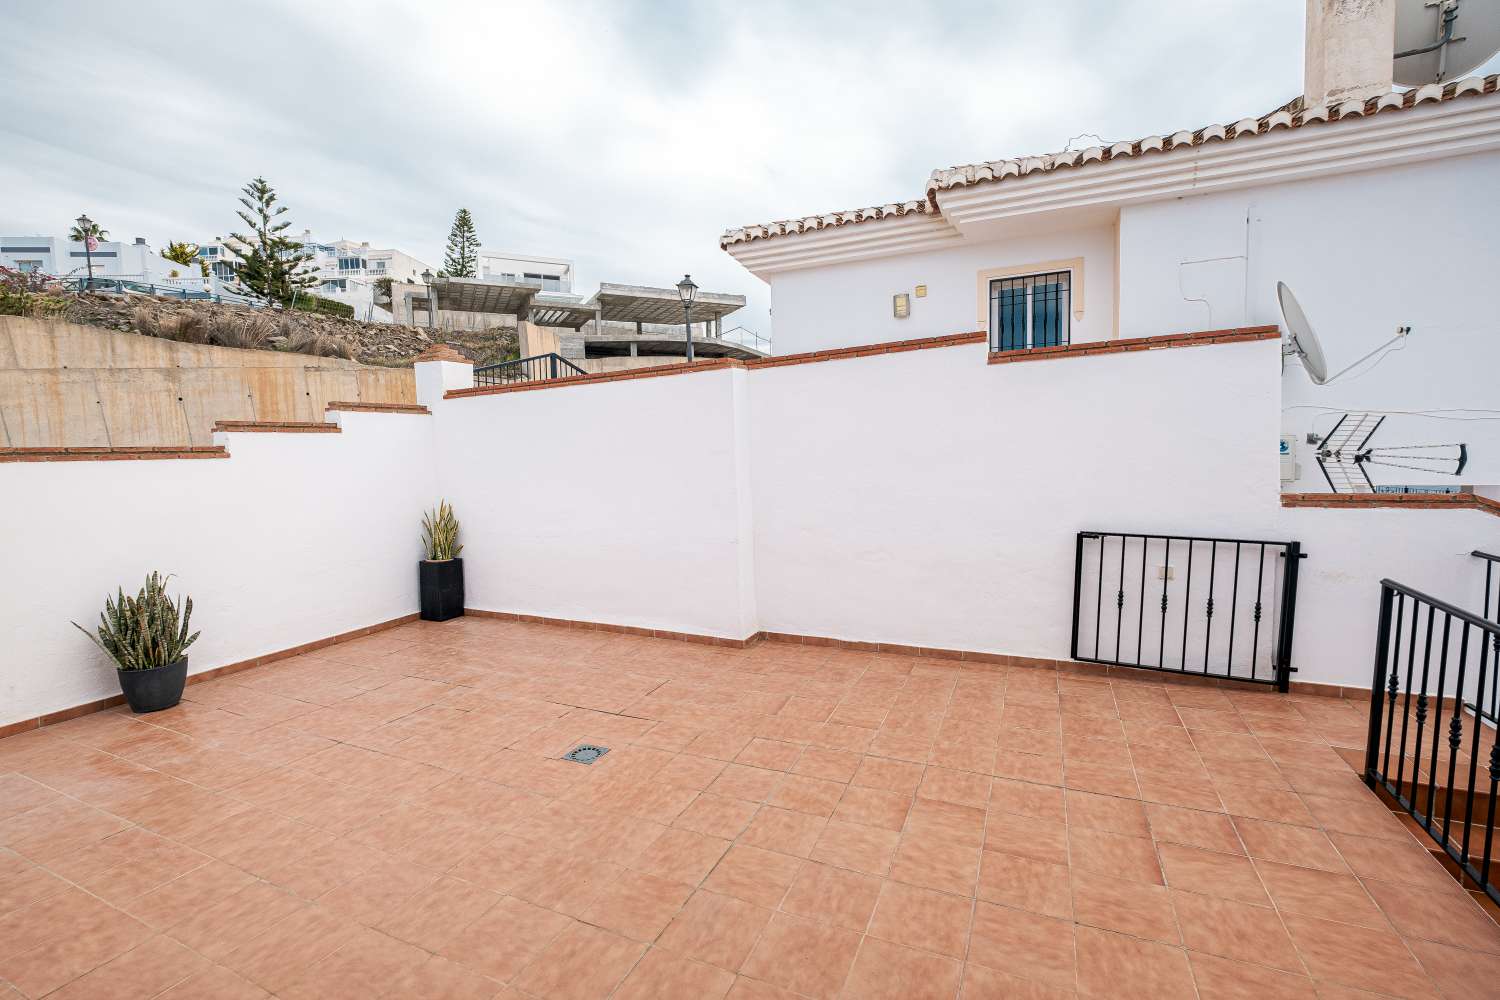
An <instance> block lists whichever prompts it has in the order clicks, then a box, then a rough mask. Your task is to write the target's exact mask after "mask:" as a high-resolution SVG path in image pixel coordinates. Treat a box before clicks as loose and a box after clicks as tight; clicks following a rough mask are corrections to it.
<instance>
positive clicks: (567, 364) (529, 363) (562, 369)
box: [474, 354, 588, 386]
mask: <svg viewBox="0 0 1500 1000" xmlns="http://www.w3.org/2000/svg"><path fill="white" fill-rule="evenodd" d="M587 374H588V372H585V371H584V370H583V369H582V368H579V367H578V366H577V365H575V364H574V363H573V362H571V361H569V360H568V359H567V358H565V357H562V356H561V355H559V354H538V355H536V356H534V357H530V358H518V359H516V360H515V361H502V362H500V363H499V364H498V365H483V366H481V367H478V368H475V369H474V384H475V385H476V386H482V385H514V384H516V383H518V382H540V381H545V380H547V379H554V378H567V377H568V376H569V375H587Z"/></svg>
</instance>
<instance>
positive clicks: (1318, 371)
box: [1276, 281, 1411, 385]
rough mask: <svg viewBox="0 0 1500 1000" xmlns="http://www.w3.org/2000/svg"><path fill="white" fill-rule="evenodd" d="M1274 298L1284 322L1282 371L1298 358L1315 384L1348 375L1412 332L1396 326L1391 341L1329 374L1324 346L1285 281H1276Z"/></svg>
mask: <svg viewBox="0 0 1500 1000" xmlns="http://www.w3.org/2000/svg"><path fill="white" fill-rule="evenodd" d="M1276 298H1277V299H1278V300H1279V301H1280V303H1281V318H1282V320H1283V321H1284V322H1285V324H1286V339H1284V340H1283V341H1282V342H1281V367H1282V370H1283V371H1285V370H1286V359H1287V358H1298V359H1300V360H1301V362H1302V368H1303V370H1305V371H1306V372H1307V377H1308V378H1310V379H1312V381H1313V384H1314V385H1327V384H1328V383H1329V382H1332V381H1333V380H1334V379H1337V378H1340V377H1342V376H1344V375H1347V374H1348V373H1349V372H1351V371H1353V370H1354V369H1355V368H1358V367H1359V366H1360V365H1362V364H1364V363H1365V362H1366V361H1369V360H1370V359H1371V358H1373V357H1374V356H1375V355H1377V354H1379V353H1380V352H1381V351H1383V350H1385V349H1386V348H1387V347H1390V346H1391V345H1392V344H1394V343H1396V342H1397V341H1398V340H1403V339H1405V338H1406V336H1407V335H1408V334H1410V333H1411V327H1409V326H1398V327H1396V335H1395V336H1394V337H1392V338H1391V339H1390V340H1387V341H1386V342H1385V343H1383V344H1381V345H1380V346H1379V347H1377V348H1375V349H1374V350H1373V351H1370V352H1369V353H1368V354H1366V355H1364V356H1363V357H1361V358H1360V359H1359V360H1358V361H1355V362H1354V363H1353V364H1349V365H1345V366H1344V367H1343V368H1340V369H1339V370H1338V371H1337V372H1334V373H1333V374H1332V375H1330V374H1328V359H1327V358H1326V357H1325V356H1324V354H1323V345H1322V344H1321V343H1320V342H1319V341H1318V335H1317V334H1316V333H1314V332H1313V328H1312V323H1311V322H1310V321H1309V320H1308V318H1307V314H1306V313H1304V312H1303V311H1302V306H1301V304H1299V303H1298V302H1297V297H1296V296H1295V295H1293V294H1292V290H1291V289H1290V288H1288V287H1287V285H1286V282H1284V281H1278V282H1276Z"/></svg>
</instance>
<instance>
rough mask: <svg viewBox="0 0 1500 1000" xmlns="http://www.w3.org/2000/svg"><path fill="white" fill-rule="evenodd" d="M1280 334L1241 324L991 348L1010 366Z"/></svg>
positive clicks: (993, 358)
mask: <svg viewBox="0 0 1500 1000" xmlns="http://www.w3.org/2000/svg"><path fill="white" fill-rule="evenodd" d="M1280 336H1281V329H1280V328H1279V327H1275V326H1240V327H1231V328H1230V329H1227V330H1204V331H1202V332H1201V333H1174V334H1168V335H1166V336H1162V337H1127V338H1125V339H1123V340H1099V341H1085V342H1084V343H1081V344H1060V345H1058V346H1057V347H1032V348H1029V349H1027V350H1023V351H991V352H990V364H992V365H1006V364H1010V363H1012V362H1015V361H1048V360H1053V359H1057V358H1080V357H1092V356H1094V355H1097V354H1127V353H1130V352H1132V351H1157V350H1161V349H1163V348H1168V347H1202V346H1204V345H1207V344H1239V343H1243V342H1245V341H1250V340H1276V339H1278V338H1279V337H1280Z"/></svg>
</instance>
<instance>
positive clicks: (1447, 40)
mask: <svg viewBox="0 0 1500 1000" xmlns="http://www.w3.org/2000/svg"><path fill="white" fill-rule="evenodd" d="M1395 47H1396V51H1395V53H1394V54H1393V55H1392V57H1391V61H1392V76H1393V77H1394V79H1395V82H1396V83H1398V84H1401V85H1402V86H1403V87H1422V86H1426V85H1427V84H1429V83H1442V82H1444V81H1445V80H1451V79H1453V78H1455V77H1458V76H1462V75H1463V74H1465V73H1467V72H1469V71H1470V70H1473V69H1475V68H1477V67H1479V66H1482V65H1483V64H1484V62H1485V60H1487V59H1489V57H1490V56H1492V55H1494V54H1495V51H1496V50H1497V49H1500V7H1497V5H1496V4H1494V3H1493V2H1492V0H1469V3H1468V4H1465V3H1464V0H1397V6H1396V46H1395Z"/></svg>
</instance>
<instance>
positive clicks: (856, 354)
mask: <svg viewBox="0 0 1500 1000" xmlns="http://www.w3.org/2000/svg"><path fill="white" fill-rule="evenodd" d="M1280 336H1281V331H1280V329H1279V328H1277V327H1274V326H1249V327H1234V328H1231V329H1225V330H1206V331H1203V332H1202V333H1177V334H1171V335H1168V336H1162V337H1136V338H1132V339H1128V340H1107V341H1098V342H1095V343H1084V344H1065V345H1062V346H1060V347H1039V348H1035V349H1032V350H1026V351H996V352H992V353H991V354H990V356H989V363H990V364H992V365H993V364H1005V363H1007V362H1011V361H1042V360H1045V359H1048V358H1056V357H1080V356H1087V355H1095V354H1124V353H1127V352H1130V351H1154V350H1157V349H1160V348H1165V347H1200V346H1203V345H1206V344H1237V343H1241V342H1244V341H1250V340H1274V339H1276V338H1278V337H1280ZM985 338H986V334H985V333H984V331H982V330H981V331H976V332H970V333H954V334H949V335H947V336H943V337H920V338H917V339H915V340H896V341H889V342H887V343H881V344H862V345H860V346H857V347H837V348H832V349H830V350H826V351H809V352H807V353H805V354H787V355H784V356H780V357H776V356H773V357H769V358H756V359H755V360H753V361H740V360H738V359H736V358H714V359H712V360H709V361H697V362H694V363H693V364H692V365H691V366H689V365H685V364H681V365H653V366H651V367H650V368H633V369H629V370H627V371H619V372H604V373H600V374H596V375H572V376H569V377H568V378H558V379H539V380H537V381H535V382H523V383H521V384H519V385H496V386H482V387H477V388H473V389H450V390H449V391H448V392H445V393H444V394H443V398H444V399H462V398H464V397H466V396H496V395H500V394H501V393H507V392H530V391H532V390H534V389H558V388H562V387H564V386H570V385H591V384H593V383H595V382H624V381H628V380H630V379H637V378H656V377H658V376H661V375H687V374H690V373H692V372H703V371H718V370H720V369H723V368H745V369H756V368H783V367H786V366H788V365H808V364H818V363H821V362H824V361H842V360H846V359H848V358H870V357H875V356H877V355H881V354H901V353H904V352H906V351H925V350H931V349H933V348H937V347H958V346H961V345H964V344H982V343H984V342H985Z"/></svg>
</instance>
